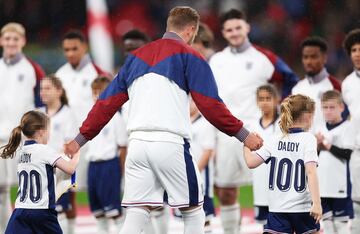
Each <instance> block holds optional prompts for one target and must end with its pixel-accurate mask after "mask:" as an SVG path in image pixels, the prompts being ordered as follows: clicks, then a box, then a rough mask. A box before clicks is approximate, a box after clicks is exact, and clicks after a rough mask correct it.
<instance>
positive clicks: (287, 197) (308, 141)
mask: <svg viewBox="0 0 360 234" xmlns="http://www.w3.org/2000/svg"><path fill="white" fill-rule="evenodd" d="M257 154H258V155H259V156H260V157H262V158H263V159H264V160H265V161H267V160H270V162H269V166H270V173H269V177H268V178H269V179H268V181H269V184H268V186H269V211H270V212H284V213H299V212H309V211H310V208H311V196H310V191H309V190H308V188H307V179H306V174H305V164H306V163H309V162H316V163H317V161H318V155H317V142H316V138H315V136H314V135H312V134H311V133H309V132H302V130H300V129H293V130H292V133H289V134H288V135H285V136H283V135H280V136H278V137H276V138H274V140H273V141H272V143H270V145H265V146H264V147H262V148H261V149H260V150H258V151H257Z"/></svg>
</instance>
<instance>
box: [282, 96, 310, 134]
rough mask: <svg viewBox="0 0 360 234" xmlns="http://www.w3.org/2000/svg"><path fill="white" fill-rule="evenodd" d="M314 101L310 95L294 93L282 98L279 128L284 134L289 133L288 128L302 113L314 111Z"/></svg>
mask: <svg viewBox="0 0 360 234" xmlns="http://www.w3.org/2000/svg"><path fill="white" fill-rule="evenodd" d="M314 111H315V102H314V100H312V99H311V98H310V97H308V96H305V95H301V94H296V95H290V96H288V97H287V98H285V99H284V100H283V102H282V103H281V106H280V123H279V125H280V129H281V131H282V132H283V133H284V134H288V133H289V128H291V126H292V125H293V124H294V122H295V121H296V120H298V119H299V118H300V117H301V115H302V114H303V113H306V112H308V113H314Z"/></svg>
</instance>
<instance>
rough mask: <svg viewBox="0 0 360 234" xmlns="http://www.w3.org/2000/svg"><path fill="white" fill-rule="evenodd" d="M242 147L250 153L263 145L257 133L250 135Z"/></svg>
mask: <svg viewBox="0 0 360 234" xmlns="http://www.w3.org/2000/svg"><path fill="white" fill-rule="evenodd" d="M244 145H245V146H246V147H248V148H249V149H250V150H251V151H254V150H258V149H260V148H261V146H262V145H263V139H262V138H261V137H260V136H259V135H258V134H257V133H254V132H252V133H250V134H249V135H248V136H247V138H246V139H245V141H244Z"/></svg>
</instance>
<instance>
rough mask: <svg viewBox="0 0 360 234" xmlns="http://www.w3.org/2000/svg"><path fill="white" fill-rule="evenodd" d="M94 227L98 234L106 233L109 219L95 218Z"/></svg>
mask: <svg viewBox="0 0 360 234" xmlns="http://www.w3.org/2000/svg"><path fill="white" fill-rule="evenodd" d="M96 227H97V233H98V234H108V233H109V220H108V219H107V218H105V217H100V218H96Z"/></svg>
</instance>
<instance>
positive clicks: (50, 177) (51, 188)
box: [45, 165, 55, 209]
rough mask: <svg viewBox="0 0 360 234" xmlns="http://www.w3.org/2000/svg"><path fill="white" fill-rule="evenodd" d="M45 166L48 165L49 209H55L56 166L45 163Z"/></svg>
mask: <svg viewBox="0 0 360 234" xmlns="http://www.w3.org/2000/svg"><path fill="white" fill-rule="evenodd" d="M45 166H46V175H47V181H48V193H49V209H55V181H54V168H53V167H52V166H50V165H45Z"/></svg>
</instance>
